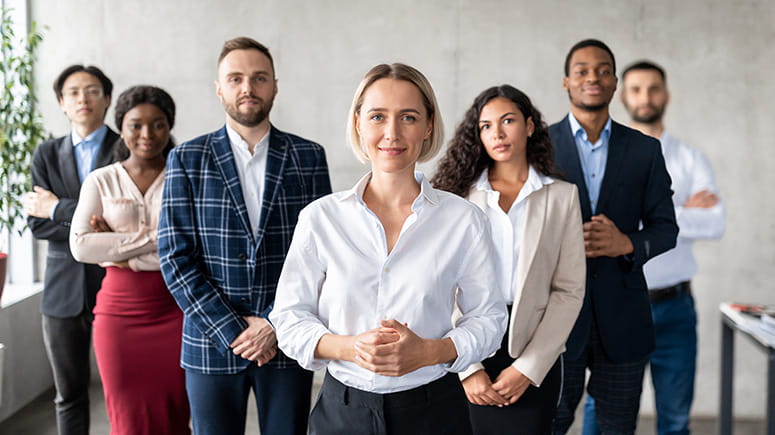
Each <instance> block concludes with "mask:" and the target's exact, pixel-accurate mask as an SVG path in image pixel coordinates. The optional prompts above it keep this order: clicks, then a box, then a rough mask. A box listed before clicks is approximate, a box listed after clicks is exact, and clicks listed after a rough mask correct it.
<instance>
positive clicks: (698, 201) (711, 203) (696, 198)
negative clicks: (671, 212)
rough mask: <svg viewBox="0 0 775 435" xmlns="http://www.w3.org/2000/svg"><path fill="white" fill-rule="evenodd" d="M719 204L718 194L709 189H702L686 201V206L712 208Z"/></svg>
mask: <svg viewBox="0 0 775 435" xmlns="http://www.w3.org/2000/svg"><path fill="white" fill-rule="evenodd" d="M716 204H718V196H716V194H715V193H713V192H711V191H709V190H701V191H699V192H697V193H695V194H693V195H692V196H691V197H689V199H687V200H686V202H685V203H684V207H685V208H712V207H715V206H716Z"/></svg>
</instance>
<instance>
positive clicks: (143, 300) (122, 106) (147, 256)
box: [70, 86, 190, 435]
mask: <svg viewBox="0 0 775 435" xmlns="http://www.w3.org/2000/svg"><path fill="white" fill-rule="evenodd" d="M174 121H175V103H174V102H173V101H172V98H171V97H170V96H169V94H167V93H166V92H165V91H164V90H162V89H159V88H157V87H153V86H135V87H132V88H130V89H128V90H126V91H125V92H124V93H122V94H121V95H120V96H119V97H118V102H117V103H116V126H117V127H118V128H119V129H120V130H121V140H120V141H119V142H118V143H117V144H116V160H117V162H116V163H114V164H112V165H110V166H106V167H104V168H101V169H97V170H95V171H93V172H92V173H91V174H89V176H88V177H87V178H86V180H84V183H83V186H82V188H81V196H80V199H79V201H78V207H77V208H76V210H75V215H74V216H73V221H72V226H71V229H70V249H71V250H72V252H73V257H75V259H76V260H78V261H81V262H84V263H99V264H100V265H102V266H103V267H105V268H106V269H107V270H106V274H105V279H104V280H103V281H102V288H101V289H100V291H99V293H97V304H96V306H95V308H94V333H93V336H94V350H95V354H96V356H97V365H98V368H99V371H100V376H101V378H102V386H103V390H104V392H105V404H106V406H107V410H108V417H109V419H110V423H111V433H113V434H133V435H134V434H151V433H164V434H187V433H190V430H189V427H188V420H189V410H188V401H187V399H186V392H185V381H184V372H183V370H182V369H181V368H180V366H179V359H180V340H181V330H182V319H183V313H182V312H181V311H180V309H179V308H178V306H177V305H176V304H175V301H174V300H173V299H172V296H171V295H170V293H169V292H168V290H167V287H166V286H165V284H164V280H163V279H162V275H161V273H160V272H159V255H158V253H157V252H156V228H157V225H158V221H159V210H160V208H161V195H162V186H163V184H164V165H165V158H166V155H167V152H168V151H169V150H170V148H172V146H173V142H172V139H171V137H170V129H171V128H172V126H173V124H174Z"/></svg>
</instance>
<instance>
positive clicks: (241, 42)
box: [218, 36, 277, 75]
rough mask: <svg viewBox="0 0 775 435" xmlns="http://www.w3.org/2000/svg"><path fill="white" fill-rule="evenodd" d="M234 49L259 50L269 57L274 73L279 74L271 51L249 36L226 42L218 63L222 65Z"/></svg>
mask: <svg viewBox="0 0 775 435" xmlns="http://www.w3.org/2000/svg"><path fill="white" fill-rule="evenodd" d="M234 50H258V51H259V52H261V53H263V54H264V56H266V57H268V58H269V64H270V65H272V73H273V74H275V75H277V74H276V73H275V69H274V59H272V54H271V53H269V49H268V48H266V46H265V45H264V44H262V43H260V42H258V41H256V40H255V39H253V38H248V37H247V36H238V37H236V38H234V39H229V40H228V41H226V42H224V43H223V48H221V55H220V56H218V65H219V66H220V65H221V62H223V58H224V57H226V56H227V55H228V54H229V53H231V52H232V51H234Z"/></svg>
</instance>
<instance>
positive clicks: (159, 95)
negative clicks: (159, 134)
mask: <svg viewBox="0 0 775 435" xmlns="http://www.w3.org/2000/svg"><path fill="white" fill-rule="evenodd" d="M145 103H148V104H153V105H154V106H156V107H158V108H159V110H161V111H162V113H164V116H165V117H166V118H167V124H169V126H170V130H172V127H173V126H174V125H175V102H174V101H172V97H171V96H170V94H168V93H167V91H165V90H164V89H162V88H157V87H156V86H145V85H141V86H132V87H131V88H129V89H127V90H126V91H124V92H122V93H121V95H119V96H118V101H116V110H115V112H116V128H118V131H121V126H122V125H123V124H124V116H126V114H127V112H129V111H130V110H132V109H134V108H135V107H137V106H139V105H141V104H145ZM173 146H175V142H174V141H173V139H172V136H171V135H170V140H169V142H168V143H167V146H166V147H164V151H163V155H164V157H165V158H166V157H167V154H168V153H169V152H170V150H171V149H172V147H173ZM113 158H114V159H115V160H116V161H122V160H126V159H128V158H129V149H128V148H127V147H126V144H125V143H124V139H119V141H118V142H117V143H116V145H115V148H114V151H113Z"/></svg>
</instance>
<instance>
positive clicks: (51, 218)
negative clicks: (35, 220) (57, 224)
mask: <svg viewBox="0 0 775 435" xmlns="http://www.w3.org/2000/svg"><path fill="white" fill-rule="evenodd" d="M57 207H59V201H57V202H56V204H54V206H53V207H51V214H50V215H49V217H48V218H49V219H50V220H52V221H53V220H54V216H55V215H56V213H57Z"/></svg>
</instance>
